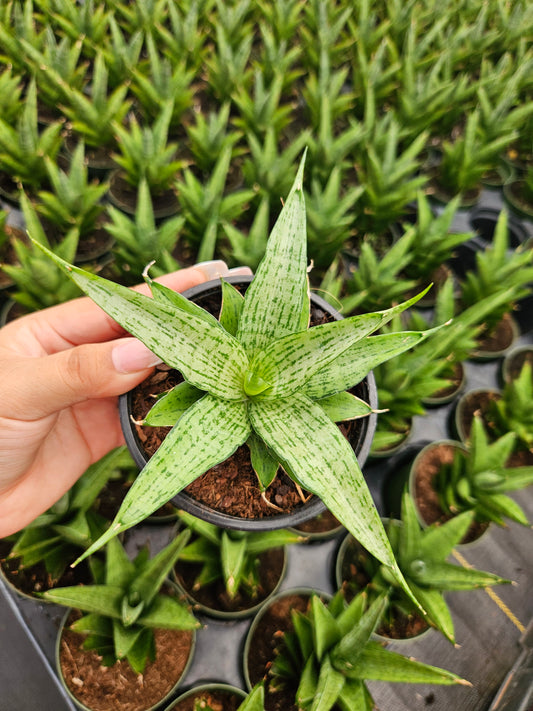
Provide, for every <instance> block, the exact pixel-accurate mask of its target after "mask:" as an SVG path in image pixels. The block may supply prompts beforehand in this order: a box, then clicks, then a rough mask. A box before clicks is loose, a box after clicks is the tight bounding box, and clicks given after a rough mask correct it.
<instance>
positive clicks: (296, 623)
mask: <svg viewBox="0 0 533 711" xmlns="http://www.w3.org/2000/svg"><path fill="white" fill-rule="evenodd" d="M386 604H387V599H386V596H384V595H381V596H380V597H378V598H377V599H376V600H374V602H372V603H371V604H370V605H368V603H367V598H366V595H365V593H362V594H360V595H359V596H358V597H356V598H354V599H353V600H352V601H351V602H350V604H349V605H348V606H347V607H346V606H345V604H344V598H343V596H342V593H337V595H336V596H335V597H334V598H333V599H332V600H331V601H330V603H329V605H325V604H324V603H323V602H322V601H321V600H320V598H319V597H318V596H317V595H313V596H311V600H310V604H309V609H308V611H307V612H306V613H301V612H295V611H293V612H292V622H293V629H292V630H291V631H288V632H285V633H284V634H283V636H282V638H281V642H280V644H279V646H278V647H277V652H278V653H277V655H276V658H275V659H274V663H273V665H272V669H271V672H270V674H271V675H272V677H273V680H272V685H273V686H274V688H276V687H283V685H284V684H287V683H290V684H291V685H296V686H297V691H296V698H295V702H296V704H297V706H298V708H299V709H303V710H304V711H330V709H334V708H335V709H341V710H342V711H353V709H361V710H362V711H372V709H373V708H374V702H373V700H372V697H371V696H370V692H369V691H368V689H367V687H366V684H365V681H371V680H372V681H373V680H379V681H395V682H412V683H426V684H467V683H468V682H465V681H464V680H463V679H461V678H460V677H458V676H456V675H455V674H453V673H452V672H448V671H445V670H444V669H439V668H437V667H432V666H429V665H427V664H423V663H421V662H417V661H415V660H413V659H408V658H407V657H403V656H402V655H401V654H398V653H397V652H391V651H390V650H388V649H385V648H384V647H382V646H381V644H379V642H376V641H374V640H373V639H372V633H373V631H374V630H375V628H376V627H377V625H378V624H379V621H380V619H381V616H382V614H383V612H384V609H385V606H386Z"/></svg>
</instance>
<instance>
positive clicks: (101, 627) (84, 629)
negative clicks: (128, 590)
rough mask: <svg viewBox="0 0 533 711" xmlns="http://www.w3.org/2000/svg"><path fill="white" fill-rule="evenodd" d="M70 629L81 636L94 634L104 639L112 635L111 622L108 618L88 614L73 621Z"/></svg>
mask: <svg viewBox="0 0 533 711" xmlns="http://www.w3.org/2000/svg"><path fill="white" fill-rule="evenodd" d="M70 629H71V630H74V631H75V632H80V633H82V634H95V635H98V636H100V637H106V636H108V635H110V634H112V622H111V620H110V619H109V617H104V616H103V615H98V614H96V613H95V612H90V613H89V614H87V615H84V616H83V617H80V618H79V619H78V620H75V621H74V622H73V623H72V624H71V625H70Z"/></svg>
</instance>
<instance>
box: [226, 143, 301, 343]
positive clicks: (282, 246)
mask: <svg viewBox="0 0 533 711" xmlns="http://www.w3.org/2000/svg"><path fill="white" fill-rule="evenodd" d="M304 161H305V156H304V158H303V159H302V161H301V163H300V167H299V169H298V173H297V175H296V180H295V181H294V184H293V186H292V189H291V191H290V193H289V196H288V198H287V200H286V202H285V205H284V206H283V209H282V210H281V213H280V216H279V218H278V220H277V222H276V224H275V225H274V227H273V229H272V232H271V233H270V236H269V239H268V243H267V247H266V251H265V255H264V257H263V259H262V261H261V264H260V265H259V267H258V269H257V273H256V275H255V278H254V280H253V281H252V283H251V284H250V286H249V287H248V289H247V291H246V297H245V302H244V308H243V311H242V315H241V320H240V323H239V331H238V336H237V337H238V340H239V341H240V342H241V343H242V344H243V346H244V348H245V350H246V352H247V353H248V354H249V356H250V357H252V356H253V355H254V354H255V353H258V352H259V351H261V350H263V349H264V348H266V346H268V345H269V344H270V343H272V342H273V341H275V340H277V339H279V338H282V337H283V336H286V335H288V334H290V333H295V332H296V331H298V330H299V328H300V326H301V322H302V312H303V306H304V303H305V294H306V293H307V272H306V268H307V237H306V227H305V203H304V194H303V188H302V180H303V167H304Z"/></svg>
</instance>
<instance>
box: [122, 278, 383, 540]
mask: <svg viewBox="0 0 533 711" xmlns="http://www.w3.org/2000/svg"><path fill="white" fill-rule="evenodd" d="M252 279H253V277H251V276H250V277H243V276H236V277H227V278H226V281H228V282H229V283H231V284H235V285H239V284H241V285H243V287H244V289H246V287H247V285H248V284H249V283H250V282H251V281H252ZM220 293H221V287H220V281H219V280H218V279H217V280H213V281H209V282H206V283H204V284H200V285H198V286H195V287H192V289H188V290H187V291H185V292H184V294H183V295H184V296H186V297H187V298H188V299H190V300H191V301H194V302H195V303H199V304H200V306H201V305H202V301H203V302H204V303H205V301H206V300H208V299H210V298H212V297H213V296H214V295H218V294H220ZM311 303H312V306H314V307H316V308H318V309H321V310H323V311H324V312H326V313H327V314H329V315H330V316H331V317H332V318H333V319H334V320H336V321H339V320H340V319H342V318H343V317H342V316H341V314H339V313H338V311H336V310H335V309H334V308H333V307H331V306H330V305H329V304H328V303H327V302H326V301H325V300H324V299H322V298H321V297H319V296H317V295H315V294H312V295H311ZM357 388H358V390H359V392H358V396H359V397H361V398H362V399H364V400H365V401H366V402H368V403H369V404H370V406H371V407H372V409H374V410H375V409H376V408H377V402H378V400H377V388H376V382H375V380H374V376H373V374H372V373H369V374H368V375H367V376H366V378H364V379H363V380H362V381H361V383H360V384H359V385H358V386H357ZM131 400H132V392H131V391H130V392H129V393H126V394H124V395H121V396H120V398H119V415H120V422H121V426H122V430H123V433H124V437H125V440H126V444H127V446H128V449H129V451H130V453H131V455H132V457H133V460H134V461H135V463H136V464H137V466H138V467H139V468H140V469H142V468H143V467H144V466H145V464H146V463H147V461H148V459H149V457H148V455H147V454H146V453H145V451H144V449H143V447H142V444H141V442H140V440H139V438H138V436H137V432H136V429H135V425H134V424H133V422H132V420H131V417H130V412H131V405H130V403H131ZM376 422H377V415H375V414H371V415H370V416H369V417H365V418H363V419H361V420H360V421H359V424H360V427H359V428H358V429H357V431H356V433H355V435H354V437H353V438H352V439H351V440H350V444H351V445H352V448H353V449H354V451H355V453H356V455H357V461H358V462H359V466H360V467H363V464H364V463H365V461H366V459H367V457H368V454H369V452H370V446H371V444H372V439H373V437H374V432H375V429H376ZM172 502H173V504H174V505H175V506H176V507H178V508H180V509H183V510H184V511H187V512H188V513H190V514H192V515H193V516H196V517H198V518H200V519H203V520H204V521H209V522H210V523H213V524H215V525H216V526H219V527H220V528H231V529H236V530H244V531H269V530H274V529H279V528H288V527H292V526H296V525H298V524H300V523H303V522H304V521H308V520H309V519H311V518H314V517H315V516H318V514H320V513H322V512H323V511H325V510H326V507H325V505H324V504H323V503H322V501H321V500H320V499H319V498H318V497H317V496H313V497H312V498H311V499H310V500H309V501H308V503H306V504H304V505H302V506H301V507H299V508H298V509H296V510H295V511H293V512H291V513H282V514H274V515H272V516H268V517H265V518H260V519H259V518H258V519H243V518H238V517H236V516H232V515H229V514H226V513H222V512H220V511H216V510H214V509H212V508H210V507H208V506H206V505H205V504H203V503H201V502H199V501H197V500H195V499H194V498H192V497H191V496H190V495H189V494H187V493H186V492H184V491H181V492H180V493H178V494H177V495H176V496H175V497H174V498H173V499H172Z"/></svg>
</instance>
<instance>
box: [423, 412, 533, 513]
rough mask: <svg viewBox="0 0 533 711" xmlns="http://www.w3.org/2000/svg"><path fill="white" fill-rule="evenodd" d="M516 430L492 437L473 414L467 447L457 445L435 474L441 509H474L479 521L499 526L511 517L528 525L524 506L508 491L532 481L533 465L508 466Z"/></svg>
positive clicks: (449, 511) (446, 510) (452, 510)
mask: <svg viewBox="0 0 533 711" xmlns="http://www.w3.org/2000/svg"><path fill="white" fill-rule="evenodd" d="M515 439H516V435H515V433H514V432H508V433H507V434H505V435H503V436H502V437H499V438H498V439H497V440H495V441H494V442H491V441H490V440H489V437H488V435H487V432H486V431H485V427H484V425H483V422H482V420H481V419H480V418H479V417H477V416H476V417H474V420H473V423H472V434H471V439H470V443H469V446H468V450H466V451H464V450H462V449H458V450H457V452H456V453H455V455H454V459H453V463H452V464H446V465H442V466H441V468H440V470H439V473H438V475H437V477H435V489H436V490H437V493H438V495H439V503H440V506H441V508H442V510H443V511H444V512H445V513H446V514H448V515H452V516H454V515H456V514H457V513H459V512H461V511H469V510H473V511H474V513H475V517H476V521H480V522H482V521H492V522H494V523H497V524H498V525H500V526H503V525H504V519H505V518H510V519H512V520H513V521H516V522H517V523H520V524H522V525H524V526H528V525H529V524H528V521H527V518H526V516H525V514H524V512H523V510H522V509H521V507H520V506H519V505H518V504H517V503H516V501H514V500H513V499H512V498H511V497H509V496H507V492H509V491H516V490H518V489H523V488H525V487H526V486H529V485H530V484H531V483H533V467H531V466H529V467H509V466H507V461H508V459H509V457H510V455H511V453H512V451H513V447H514V444H515Z"/></svg>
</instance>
